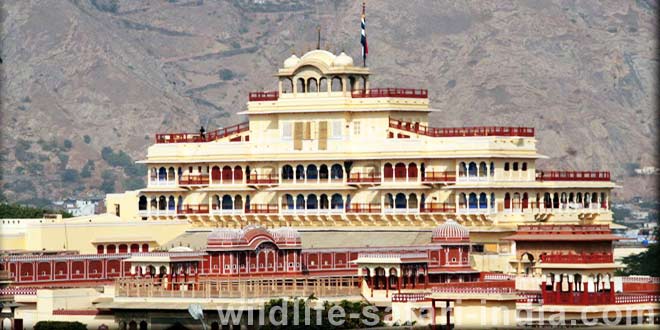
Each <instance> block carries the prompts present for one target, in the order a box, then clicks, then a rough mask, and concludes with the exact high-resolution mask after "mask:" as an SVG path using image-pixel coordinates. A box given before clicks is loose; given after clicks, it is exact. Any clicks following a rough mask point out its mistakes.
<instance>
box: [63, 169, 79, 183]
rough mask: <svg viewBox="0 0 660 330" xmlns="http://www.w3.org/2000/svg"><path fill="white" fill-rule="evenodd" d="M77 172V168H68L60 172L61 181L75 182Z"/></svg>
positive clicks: (77, 175)
mask: <svg viewBox="0 0 660 330" xmlns="http://www.w3.org/2000/svg"><path fill="white" fill-rule="evenodd" d="M78 178H79V174H78V170H75V169H72V168H69V169H66V170H64V172H62V181H64V182H76V181H78Z"/></svg>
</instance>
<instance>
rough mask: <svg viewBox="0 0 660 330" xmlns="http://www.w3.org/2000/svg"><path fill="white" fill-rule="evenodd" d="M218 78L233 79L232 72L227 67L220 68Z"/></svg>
mask: <svg viewBox="0 0 660 330" xmlns="http://www.w3.org/2000/svg"><path fill="white" fill-rule="evenodd" d="M220 79H222V80H224V81H227V80H232V79H234V72H233V71H231V70H229V69H222V70H220Z"/></svg>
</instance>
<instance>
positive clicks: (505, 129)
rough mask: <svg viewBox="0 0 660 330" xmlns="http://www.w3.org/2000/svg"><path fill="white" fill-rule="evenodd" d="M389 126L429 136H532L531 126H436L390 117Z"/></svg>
mask: <svg viewBox="0 0 660 330" xmlns="http://www.w3.org/2000/svg"><path fill="white" fill-rule="evenodd" d="M389 126H390V128H395V129H398V130H402V131H406V132H410V133H415V134H419V135H425V136H430V137H469V136H515V137H534V128H533V127H515V126H476V127H450V128H438V127H429V126H425V125H422V124H420V123H417V122H408V121H403V120H399V119H393V118H390V123H389Z"/></svg>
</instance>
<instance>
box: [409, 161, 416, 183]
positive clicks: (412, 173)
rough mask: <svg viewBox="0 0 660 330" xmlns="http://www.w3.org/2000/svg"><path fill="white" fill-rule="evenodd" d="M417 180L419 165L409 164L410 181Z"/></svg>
mask: <svg viewBox="0 0 660 330" xmlns="http://www.w3.org/2000/svg"><path fill="white" fill-rule="evenodd" d="M416 178H417V164H415V163H410V164H408V180H410V179H416Z"/></svg>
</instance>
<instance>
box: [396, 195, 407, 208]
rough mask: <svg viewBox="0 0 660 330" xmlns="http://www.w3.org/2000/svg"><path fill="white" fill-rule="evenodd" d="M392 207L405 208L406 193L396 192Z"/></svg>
mask: <svg viewBox="0 0 660 330" xmlns="http://www.w3.org/2000/svg"><path fill="white" fill-rule="evenodd" d="M394 207H395V208H397V209H405V208H406V195H404V194H402V193H398V194H396V198H395V199H394Z"/></svg>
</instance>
